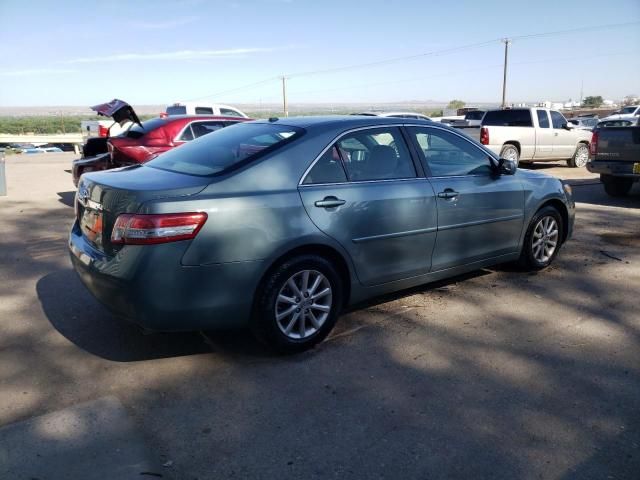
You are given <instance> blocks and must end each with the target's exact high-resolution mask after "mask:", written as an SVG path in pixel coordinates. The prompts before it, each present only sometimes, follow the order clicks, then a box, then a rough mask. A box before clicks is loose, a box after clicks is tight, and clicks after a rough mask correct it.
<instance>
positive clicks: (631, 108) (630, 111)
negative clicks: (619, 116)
mask: <svg viewBox="0 0 640 480" xmlns="http://www.w3.org/2000/svg"><path fill="white" fill-rule="evenodd" d="M636 108H638V107H624V108H623V109H622V110H620V113H633V112H635V111H636Z"/></svg>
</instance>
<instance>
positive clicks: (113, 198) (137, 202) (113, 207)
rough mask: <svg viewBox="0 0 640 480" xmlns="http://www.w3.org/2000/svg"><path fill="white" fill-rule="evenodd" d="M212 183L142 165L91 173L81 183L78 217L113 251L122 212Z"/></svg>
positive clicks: (89, 236) (97, 243) (100, 246)
mask: <svg viewBox="0 0 640 480" xmlns="http://www.w3.org/2000/svg"><path fill="white" fill-rule="evenodd" d="M208 183H209V179H208V178H204V177H195V176H191V175H183V174H179V173H175V172H167V171H164V170H159V169H156V168H151V167H144V166H138V165H135V166H131V167H125V168H121V169H116V170H109V171H105V172H94V173H89V174H86V175H84V176H83V177H82V178H81V180H80V183H79V185H78V192H77V194H76V200H75V207H76V218H77V220H78V224H79V225H80V228H81V230H82V234H83V236H84V237H85V238H86V240H87V241H88V242H89V243H90V244H91V245H92V246H93V247H94V248H96V249H97V250H99V251H101V252H104V253H106V254H107V255H112V254H114V253H115V252H116V251H117V249H118V248H117V247H116V248H114V246H113V245H111V241H110V240H111V232H112V230H113V225H114V223H115V221H116V218H118V215H120V214H122V213H136V212H138V211H139V209H140V207H141V206H142V205H143V204H144V203H145V202H148V201H150V200H157V199H161V198H173V197H187V196H191V195H195V194H197V193H199V192H201V191H202V190H203V189H204V188H205V187H206V186H207V185H208Z"/></svg>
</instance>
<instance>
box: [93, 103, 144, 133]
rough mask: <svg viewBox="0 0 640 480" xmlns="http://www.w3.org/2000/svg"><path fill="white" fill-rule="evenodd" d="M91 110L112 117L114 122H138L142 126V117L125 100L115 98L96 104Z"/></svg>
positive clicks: (123, 123)
mask: <svg viewBox="0 0 640 480" xmlns="http://www.w3.org/2000/svg"><path fill="white" fill-rule="evenodd" d="M91 110H93V111H94V112H96V113H97V114H98V115H102V116H103V117H111V118H113V121H114V122H117V123H119V124H120V126H124V125H125V123H127V122H133V123H137V124H138V125H140V126H142V123H140V119H139V118H138V115H137V114H136V112H135V110H134V109H133V107H132V106H131V105H129V104H128V103H127V102H125V101H123V100H118V99H117V98H114V99H113V100H111V101H110V102H108V103H101V104H100V105H94V106H93V107H91Z"/></svg>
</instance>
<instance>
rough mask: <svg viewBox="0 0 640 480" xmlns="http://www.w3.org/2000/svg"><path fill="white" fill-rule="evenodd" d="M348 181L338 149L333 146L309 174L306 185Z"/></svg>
mask: <svg viewBox="0 0 640 480" xmlns="http://www.w3.org/2000/svg"><path fill="white" fill-rule="evenodd" d="M346 181H347V174H346V173H345V171H344V167H343V166H342V160H341V158H340V152H339V151H338V147H337V146H336V145H333V146H332V147H331V148H330V149H329V150H327V151H326V152H325V153H324V154H323V155H322V157H320V159H318V161H317V162H316V164H315V165H314V166H313V168H312V169H311V171H310V172H309V173H308V174H307V176H306V177H305V179H304V181H303V182H302V183H303V184H304V185H311V184H319V183H342V182H346Z"/></svg>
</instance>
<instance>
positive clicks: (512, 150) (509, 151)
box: [500, 143, 520, 166]
mask: <svg viewBox="0 0 640 480" xmlns="http://www.w3.org/2000/svg"><path fill="white" fill-rule="evenodd" d="M500 157H502V158H505V159H507V160H513V161H514V162H516V166H517V165H518V163H519V162H520V152H519V151H518V147H516V146H515V145H513V144H511V143H505V144H504V146H503V147H502V150H501V151H500Z"/></svg>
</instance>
